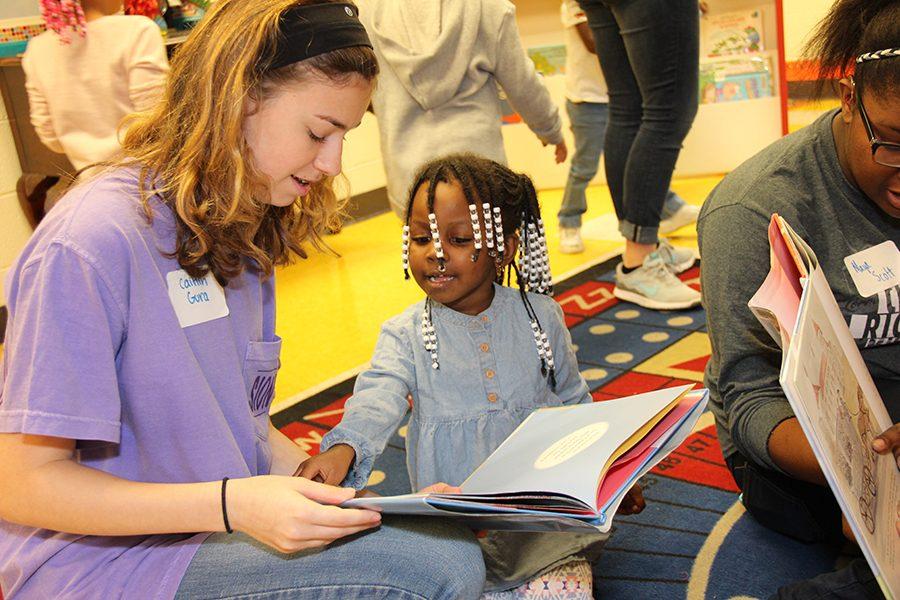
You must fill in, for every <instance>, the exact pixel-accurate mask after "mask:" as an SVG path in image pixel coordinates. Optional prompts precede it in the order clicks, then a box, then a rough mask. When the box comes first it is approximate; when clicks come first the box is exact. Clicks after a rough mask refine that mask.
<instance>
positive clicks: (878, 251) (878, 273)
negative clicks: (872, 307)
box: [844, 240, 900, 298]
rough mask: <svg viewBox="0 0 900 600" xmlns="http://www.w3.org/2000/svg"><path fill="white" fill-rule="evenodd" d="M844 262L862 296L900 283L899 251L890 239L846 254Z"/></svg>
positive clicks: (864, 296) (867, 295)
mask: <svg viewBox="0 0 900 600" xmlns="http://www.w3.org/2000/svg"><path fill="white" fill-rule="evenodd" d="M844 264H845V265H847V271H849V272H850V277H852V278H853V283H855V284H856V291H858V292H859V295H860V296H862V297H863V298H868V297H869V296H874V295H875V294H877V293H878V292H883V291H884V290H887V289H890V288H892V287H894V286H896V285H900V251H898V250H897V244H895V243H894V242H893V241H891V240H888V241H886V242H882V243H880V244H878V245H877V246H872V247H871V248H866V249H865V250H863V251H862V252H857V253H856V254H851V255H850V256H847V257H846V258H844Z"/></svg>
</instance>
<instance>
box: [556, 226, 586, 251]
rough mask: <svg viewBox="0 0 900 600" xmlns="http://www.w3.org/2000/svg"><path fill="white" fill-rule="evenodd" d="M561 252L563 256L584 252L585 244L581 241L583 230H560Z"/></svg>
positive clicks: (568, 228)
mask: <svg viewBox="0 0 900 600" xmlns="http://www.w3.org/2000/svg"><path fill="white" fill-rule="evenodd" d="M559 251H560V252H562V253H563V254H579V253H581V252H584V242H583V241H581V228H579V227H560V228H559Z"/></svg>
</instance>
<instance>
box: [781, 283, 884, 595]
mask: <svg viewBox="0 0 900 600" xmlns="http://www.w3.org/2000/svg"><path fill="white" fill-rule="evenodd" d="M780 379H781V385H782V387H783V388H784V391H785V394H786V395H787V397H788V400H789V401H790V403H791V406H792V408H793V409H794V412H795V414H796V415H797V419H798V421H799V422H800V425H801V427H802V428H803V431H804V433H805V434H806V436H807V438H808V439H809V441H810V445H811V446H812V448H813V451H814V452H815V454H816V458H817V459H818V461H819V464H820V465H821V466H822V470H823V471H824V473H825V476H826V479H827V480H828V483H829V485H830V487H831V489H832V491H833V492H834V494H835V496H836V497H837V499H838V502H839V504H840V506H841V509H842V511H843V513H844V515H845V516H846V517H847V520H848V521H849V522H850V525H851V528H852V529H853V533H854V534H855V536H856V539H857V541H858V542H859V545H860V548H861V549H862V551H863V554H864V555H865V556H866V559H867V560H868V562H869V565H870V566H871V567H872V570H873V572H874V573H875V575H876V577H877V578H879V583H881V585H882V588H883V589H884V590H885V594H886V595H887V596H888V597H889V598H890V597H891V596H892V595H893V597H897V596H898V594H900V543H898V539H900V538H898V533H897V529H896V521H897V517H898V515H900V471H898V469H897V465H896V462H895V461H894V458H893V456H890V455H887V456H882V455H878V454H876V453H875V451H874V450H872V440H873V439H874V437H875V436H877V435H878V434H879V433H881V432H882V431H884V430H885V429H887V428H888V427H890V426H891V424H892V423H891V420H890V418H889V416H888V414H887V410H886V409H885V407H884V402H883V401H882V399H881V397H880V396H879V394H878V390H877V389H876V387H875V384H874V382H873V381H872V378H871V376H870V375H869V372H868V369H867V368H866V365H865V362H864V361H863V358H862V356H861V355H860V353H859V350H858V349H857V347H856V344H855V343H854V341H853V338H852V336H851V334H850V330H849V329H848V328H847V324H846V322H845V321H844V318H843V315H842V314H841V312H840V309H839V307H838V305H837V302H836V301H835V299H834V296H833V294H832V292H831V289H830V287H829V285H828V282H827V281H826V280H825V277H824V275H823V274H822V273H821V271H820V270H818V269H815V270H814V271H813V272H812V273H811V274H810V277H809V282H808V284H807V286H806V289H805V290H804V294H803V298H802V301H801V307H800V313H799V317H798V322H797V327H796V329H795V331H794V335H793V338H792V340H791V343H790V346H789V348H788V349H787V352H786V354H785V357H784V362H783V364H782V371H781V377H780Z"/></svg>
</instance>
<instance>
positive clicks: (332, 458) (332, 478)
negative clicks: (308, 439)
mask: <svg viewBox="0 0 900 600" xmlns="http://www.w3.org/2000/svg"><path fill="white" fill-rule="evenodd" d="M354 460H356V451H355V450H354V449H353V448H351V447H350V446H348V445H347V444H336V445H334V446H332V447H331V448H329V449H328V450H326V451H325V452H322V453H321V454H317V455H315V456H310V457H309V458H307V459H306V460H305V461H303V462H302V463H300V466H298V467H297V471H296V472H294V477H305V478H307V479H309V480H311V481H317V482H319V483H326V484H328V485H340V483H341V482H342V481H344V478H345V477H347V471H349V470H350V466H351V465H352V464H353V461H354Z"/></svg>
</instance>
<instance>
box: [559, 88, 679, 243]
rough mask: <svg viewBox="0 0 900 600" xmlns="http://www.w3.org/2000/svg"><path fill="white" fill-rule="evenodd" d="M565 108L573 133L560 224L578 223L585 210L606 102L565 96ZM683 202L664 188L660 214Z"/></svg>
mask: <svg viewBox="0 0 900 600" xmlns="http://www.w3.org/2000/svg"><path fill="white" fill-rule="evenodd" d="M566 112H567V113H568V114H569V122H570V123H571V126H572V134H573V135H574V137H575V153H574V154H573V155H572V164H571V166H570V167H569V177H568V179H567V180H566V189H565V191H564V192H563V199H562V205H561V206H560V209H559V213H558V215H557V217H558V218H559V226H560V227H581V217H582V215H583V214H584V213H585V212H586V211H587V196H586V195H585V190H587V187H588V184H589V183H590V182H591V180H592V179H593V178H594V176H595V175H596V174H597V169H598V168H599V166H600V155H601V154H603V138H604V136H605V135H606V123H607V119H608V115H609V105H608V104H606V103H600V102H572V101H571V100H566ZM685 204H686V203H685V201H684V199H683V198H682V197H681V196H679V195H678V194H676V193H675V192H673V191H672V190H669V191H667V192H666V200H665V203H664V204H663V208H662V215H661V218H663V219H668V218H669V217H671V216H672V215H674V214H675V213H676V212H677V211H678V209H679V208H681V207H682V206H684V205H685Z"/></svg>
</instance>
